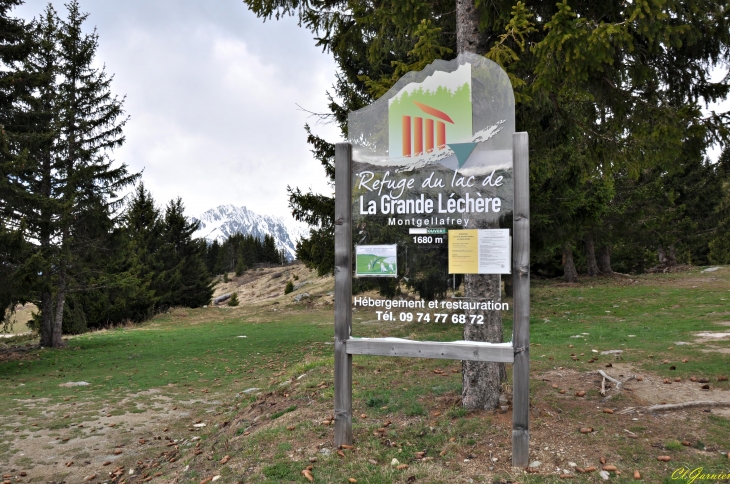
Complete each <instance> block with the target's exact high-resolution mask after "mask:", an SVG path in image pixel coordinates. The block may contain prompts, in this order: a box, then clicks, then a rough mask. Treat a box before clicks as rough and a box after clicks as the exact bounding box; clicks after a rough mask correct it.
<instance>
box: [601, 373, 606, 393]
mask: <svg viewBox="0 0 730 484" xmlns="http://www.w3.org/2000/svg"><path fill="white" fill-rule="evenodd" d="M601 395H602V396H604V397H605V396H606V377H605V376H604V377H603V378H602V379H601Z"/></svg>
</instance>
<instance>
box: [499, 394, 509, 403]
mask: <svg viewBox="0 0 730 484" xmlns="http://www.w3.org/2000/svg"><path fill="white" fill-rule="evenodd" d="M508 403H509V399H508V398H507V396H506V395H505V394H501V395H500V396H499V404H500V405H507V404H508Z"/></svg>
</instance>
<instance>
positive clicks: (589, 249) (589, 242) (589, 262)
mask: <svg viewBox="0 0 730 484" xmlns="http://www.w3.org/2000/svg"><path fill="white" fill-rule="evenodd" d="M586 272H587V273H588V277H596V276H597V275H598V261H596V247H595V244H594V243H593V234H588V235H586Z"/></svg>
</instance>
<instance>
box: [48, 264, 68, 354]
mask: <svg viewBox="0 0 730 484" xmlns="http://www.w3.org/2000/svg"><path fill="white" fill-rule="evenodd" d="M61 264H62V265H63V261H62V262H61ZM65 304H66V269H65V268H64V267H61V270H60V271H59V273H58V288H57V292H56V300H55V301H54V306H55V307H54V313H55V314H54V317H53V326H52V328H51V344H50V345H49V346H50V347H51V348H62V347H64V346H66V343H64V341H63V334H62V329H63V307H64V305H65Z"/></svg>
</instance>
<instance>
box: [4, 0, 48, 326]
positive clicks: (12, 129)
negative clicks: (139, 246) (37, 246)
mask: <svg viewBox="0 0 730 484" xmlns="http://www.w3.org/2000/svg"><path fill="white" fill-rule="evenodd" d="M21 3H22V1H21V0H0V322H2V321H3V319H4V318H5V316H6V314H7V315H9V314H10V313H11V312H12V310H13V308H14V306H15V303H17V302H24V301H28V300H31V299H32V286H33V279H34V277H33V274H34V270H33V269H31V268H29V266H30V265H31V264H29V261H28V260H29V258H30V257H31V255H32V245H31V244H30V243H29V242H28V241H27V238H26V235H27V234H26V231H27V230H28V229H27V226H26V225H27V223H28V217H27V216H28V215H29V214H30V213H29V211H30V207H31V206H32V205H33V204H37V194H35V193H29V191H28V189H27V186H28V183H29V180H28V178H29V177H30V178H32V177H33V173H34V167H33V166H32V165H31V163H29V160H28V157H27V155H26V154H25V153H23V146H22V145H23V143H22V141H23V139H24V138H26V137H27V136H28V132H29V131H33V129H34V128H33V126H34V125H35V123H36V121H37V120H35V119H32V118H33V116H32V115H31V114H30V113H29V111H30V110H29V108H28V106H27V105H26V103H27V101H28V100H29V98H30V93H31V92H32V91H33V89H34V88H35V87H36V85H37V82H38V77H37V76H34V75H32V74H31V73H30V72H28V71H27V70H26V64H27V62H28V58H29V56H30V55H31V52H32V50H33V47H34V42H33V36H32V33H31V26H30V25H28V24H26V23H24V22H23V21H22V20H21V19H17V18H12V17H11V16H10V11H11V9H12V8H14V7H16V6H18V5H20V4H21ZM34 269H35V271H36V272H35V273H37V270H38V269H39V268H38V267H35V268H34ZM6 309H7V310H8V312H7V313H6Z"/></svg>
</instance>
